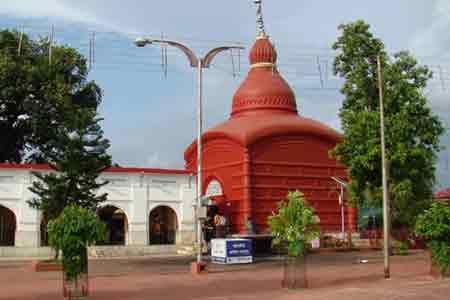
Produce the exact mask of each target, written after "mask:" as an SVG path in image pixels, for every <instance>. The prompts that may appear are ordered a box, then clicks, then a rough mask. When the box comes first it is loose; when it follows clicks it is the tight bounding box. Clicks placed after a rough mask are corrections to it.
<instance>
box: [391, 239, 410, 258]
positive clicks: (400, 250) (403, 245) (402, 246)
mask: <svg viewBox="0 0 450 300" xmlns="http://www.w3.org/2000/svg"><path fill="white" fill-rule="evenodd" d="M393 244H394V248H395V253H396V254H398V255H407V254H408V250H409V247H408V243H407V242H405V241H394V243H393Z"/></svg>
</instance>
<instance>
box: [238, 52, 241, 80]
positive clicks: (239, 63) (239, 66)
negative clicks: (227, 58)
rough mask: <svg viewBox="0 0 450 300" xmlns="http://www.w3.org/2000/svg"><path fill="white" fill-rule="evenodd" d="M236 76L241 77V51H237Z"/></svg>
mask: <svg viewBox="0 0 450 300" xmlns="http://www.w3.org/2000/svg"><path fill="white" fill-rule="evenodd" d="M238 74H239V75H241V49H238Z"/></svg>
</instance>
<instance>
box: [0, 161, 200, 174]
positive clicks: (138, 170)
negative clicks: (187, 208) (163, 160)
mask: <svg viewBox="0 0 450 300" xmlns="http://www.w3.org/2000/svg"><path fill="white" fill-rule="evenodd" d="M1 169H10V170H36V171H39V170H40V171H47V170H51V168H50V166H49V165H47V164H11V163H0V170H1ZM105 173H146V174H171V175H187V174H191V172H190V171H189V170H176V169H152V168H120V167H111V168H109V169H106V170H105Z"/></svg>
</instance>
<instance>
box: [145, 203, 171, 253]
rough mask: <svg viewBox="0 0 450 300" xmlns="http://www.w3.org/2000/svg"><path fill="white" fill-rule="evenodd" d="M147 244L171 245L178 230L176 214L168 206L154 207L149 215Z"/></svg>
mask: <svg viewBox="0 0 450 300" xmlns="http://www.w3.org/2000/svg"><path fill="white" fill-rule="evenodd" d="M148 224H149V244H150V245H173V244H175V242H176V233H177V229H178V222H177V214H176V213H175V211H174V210H173V209H172V208H170V207H168V206H158V207H155V208H154V209H153V210H152V211H151V212H150V215H149V221H148Z"/></svg>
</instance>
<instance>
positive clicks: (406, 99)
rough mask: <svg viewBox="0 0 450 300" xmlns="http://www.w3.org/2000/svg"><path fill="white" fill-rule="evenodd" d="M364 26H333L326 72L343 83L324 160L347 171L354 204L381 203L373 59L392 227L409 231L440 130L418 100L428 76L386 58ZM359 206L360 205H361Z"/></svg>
mask: <svg viewBox="0 0 450 300" xmlns="http://www.w3.org/2000/svg"><path fill="white" fill-rule="evenodd" d="M369 29H370V26H369V25H368V24H366V23H365V22H364V21H356V22H354V23H349V24H345V25H341V26H339V30H340V32H341V34H340V36H339V37H338V39H337V41H336V42H335V43H334V45H333V49H334V50H337V51H338V55H337V56H336V59H335V61H334V73H335V74H336V75H339V76H341V77H342V78H344V80H345V82H344V85H343V87H342V89H341V92H342V93H343V95H344V97H345V98H344V102H343V106H342V108H341V110H340V117H341V122H342V128H343V131H344V141H343V143H341V144H339V145H337V146H336V148H335V149H334V150H333V151H332V155H333V156H334V157H336V158H337V160H338V161H340V162H342V163H343V164H345V165H346V166H347V167H348V172H349V176H350V178H351V184H350V197H351V199H352V200H353V203H354V204H356V205H357V204H361V202H364V201H367V202H371V204H377V205H380V203H381V199H382V188H381V186H382V183H381V150H380V114H379V94H378V76H377V55H379V56H380V58H381V62H382V68H383V82H384V90H385V94H384V97H385V104H384V106H385V107H384V112H385V132H386V135H385V136H386V150H387V161H388V174H389V192H390V195H391V212H392V220H393V224H394V226H395V225H399V224H406V225H412V224H414V222H415V218H416V217H417V215H418V214H419V213H420V212H422V211H423V209H424V208H426V207H427V206H428V205H429V200H430V199H431V197H432V187H433V184H434V182H435V165H436V153H437V151H439V150H440V146H439V137H440V135H441V134H442V133H443V131H444V129H443V126H442V124H441V122H440V120H439V119H438V117H437V116H435V115H434V114H433V113H432V112H431V110H430V108H429V106H428V104H427V99H426V97H425V96H424V94H423V89H424V88H425V87H426V85H427V81H428V80H429V79H430V78H431V77H432V73H431V71H430V70H429V69H428V68H427V67H426V66H420V65H419V64H418V63H417V61H416V59H415V58H414V57H413V56H412V55H411V54H410V53H408V52H405V51H402V52H399V53H397V54H395V55H394V56H393V57H390V56H388V55H387V53H386V50H385V48H384V44H383V42H382V41H381V40H380V39H378V38H376V37H374V36H373V34H372V33H371V32H370V31H369ZM366 204H367V203H366Z"/></svg>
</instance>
